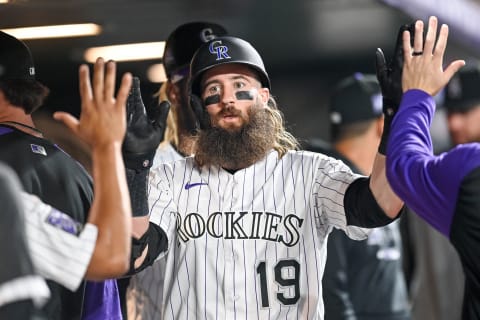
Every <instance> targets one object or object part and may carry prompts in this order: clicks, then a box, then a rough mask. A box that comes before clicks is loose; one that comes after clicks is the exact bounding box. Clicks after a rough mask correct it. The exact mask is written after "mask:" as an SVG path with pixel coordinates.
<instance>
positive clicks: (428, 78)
mask: <svg viewBox="0 0 480 320" xmlns="http://www.w3.org/2000/svg"><path fill="white" fill-rule="evenodd" d="M423 29H424V25H423V22H422V21H420V20H418V21H417V22H416V23H415V38H414V41H413V42H414V44H413V48H412V47H411V46H410V43H411V38H410V33H408V32H405V33H404V34H403V38H402V39H403V46H404V47H405V50H404V53H403V56H404V60H405V63H404V67H403V77H402V86H403V91H407V90H410V89H420V90H423V91H425V92H427V93H428V94H430V95H432V96H434V95H436V94H437V93H438V92H439V91H440V90H441V89H442V88H443V87H444V86H445V85H446V84H447V83H448V81H450V79H451V78H452V77H453V75H454V74H455V73H456V72H457V71H458V70H459V69H460V68H461V67H463V66H464V65H465V61H464V60H455V61H453V62H451V63H450V64H449V65H448V67H447V68H446V69H445V70H444V69H443V58H444V55H445V49H446V47H447V39H448V26H447V25H445V24H443V25H442V26H441V27H440V33H439V35H438V40H436V39H437V29H438V20H437V18H436V17H430V19H429V20H428V30H427V34H426V37H425V43H423V36H422V35H423ZM420 52H422V54H415V53H420Z"/></svg>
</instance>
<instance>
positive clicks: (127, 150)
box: [122, 77, 170, 171]
mask: <svg viewBox="0 0 480 320" xmlns="http://www.w3.org/2000/svg"><path fill="white" fill-rule="evenodd" d="M169 110H170V103H169V102H167V101H164V102H162V103H160V106H159V107H158V108H155V109H151V110H149V111H150V114H147V112H146V110H145V106H144V104H143V101H142V95H141V92H140V80H139V79H138V78H137V77H134V78H133V84H132V89H131V91H130V94H129V96H128V99H127V134H126V135H125V139H124V141H123V147H122V154H123V159H124V161H125V167H126V168H128V169H133V170H135V171H141V170H145V169H149V168H150V167H151V166H152V162H153V157H154V156H155V151H156V149H157V147H158V145H159V144H160V142H162V140H163V136H164V133H165V127H166V121H167V115H168V111H169Z"/></svg>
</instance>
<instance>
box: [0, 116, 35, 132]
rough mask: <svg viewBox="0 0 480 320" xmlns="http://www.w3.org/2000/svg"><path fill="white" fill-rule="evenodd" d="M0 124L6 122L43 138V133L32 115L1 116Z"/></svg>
mask: <svg viewBox="0 0 480 320" xmlns="http://www.w3.org/2000/svg"><path fill="white" fill-rule="evenodd" d="M0 124H5V125H8V126H11V127H14V128H16V129H18V130H20V131H23V132H25V133H27V134H30V135H32V136H35V137H38V138H43V133H42V132H41V131H40V130H38V129H37V128H36V127H35V124H34V123H33V120H32V117H31V116H30V115H24V116H8V115H2V116H0Z"/></svg>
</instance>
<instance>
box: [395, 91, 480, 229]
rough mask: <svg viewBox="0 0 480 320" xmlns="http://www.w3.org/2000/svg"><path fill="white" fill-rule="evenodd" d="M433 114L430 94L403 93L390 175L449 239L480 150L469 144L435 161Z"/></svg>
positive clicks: (409, 200)
mask: <svg viewBox="0 0 480 320" xmlns="http://www.w3.org/2000/svg"><path fill="white" fill-rule="evenodd" d="M434 111H435V102H434V100H433V98H432V97H431V96H430V95H428V94H427V93H426V92H423V91H421V90H409V91H407V92H406V93H405V94H404V96H403V99H402V102H401V104H400V109H399V111H398V113H397V114H396V115H395V118H394V120H393V122H392V127H391V131H390V138H389V141H388V149H387V168H386V170H387V178H388V181H389V183H390V185H391V186H392V188H393V190H394V191H395V193H397V194H398V196H399V197H400V198H402V199H403V200H404V201H405V204H406V205H407V206H408V207H409V208H411V209H412V210H413V211H415V213H416V214H418V215H419V216H420V217H422V218H423V219H424V220H426V221H427V222H428V223H429V224H430V225H432V226H433V227H434V228H435V229H437V230H438V231H440V232H441V233H442V234H444V235H445V236H447V237H448V236H449V233H450V225H451V223H452V218H453V214H454V210H455V206H456V201H457V196H458V190H459V187H460V184H461V182H462V180H463V178H464V177H465V176H466V175H467V174H468V173H469V172H470V171H471V170H472V169H474V168H475V167H477V166H478V165H479V164H480V147H479V144H465V145H460V146H458V147H456V148H454V149H452V150H450V151H449V152H446V153H442V154H440V155H438V156H435V155H434V154H433V149H432V140H431V137H430V131H429V128H430V124H431V121H432V118H433V114H434Z"/></svg>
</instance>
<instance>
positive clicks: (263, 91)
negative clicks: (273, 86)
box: [258, 88, 270, 104]
mask: <svg viewBox="0 0 480 320" xmlns="http://www.w3.org/2000/svg"><path fill="white" fill-rule="evenodd" d="M258 95H259V96H260V98H261V99H262V102H263V104H267V102H268V99H270V90H269V89H268V88H260V89H258Z"/></svg>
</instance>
